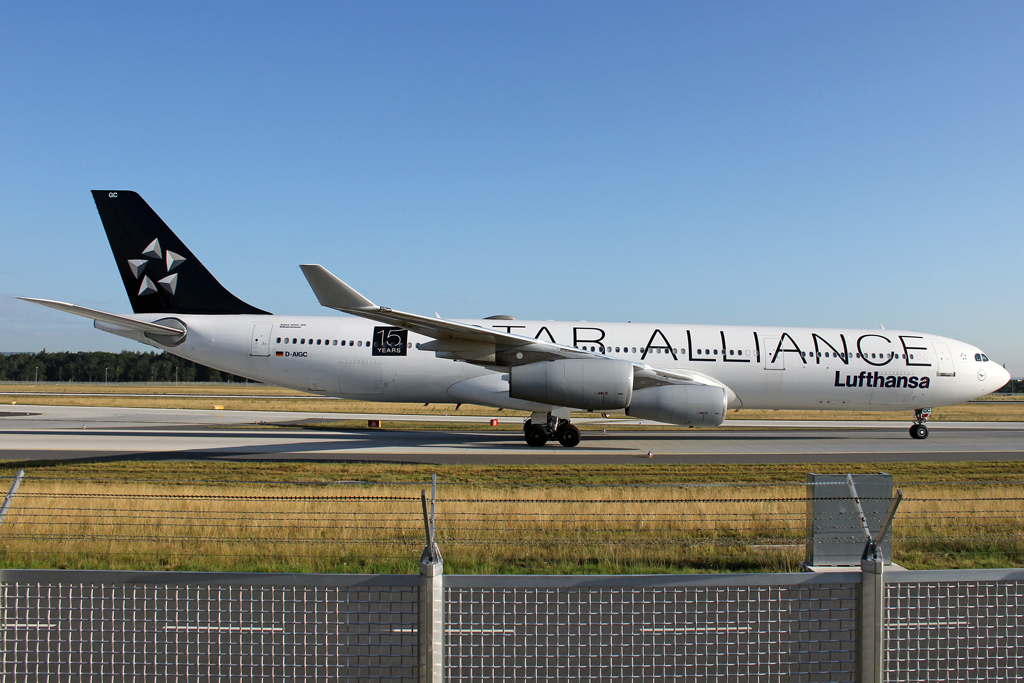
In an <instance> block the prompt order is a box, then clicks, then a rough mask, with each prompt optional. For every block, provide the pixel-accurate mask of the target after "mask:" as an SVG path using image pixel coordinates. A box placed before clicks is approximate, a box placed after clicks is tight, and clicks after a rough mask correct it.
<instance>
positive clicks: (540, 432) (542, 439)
mask: <svg viewBox="0 0 1024 683" xmlns="http://www.w3.org/2000/svg"><path fill="white" fill-rule="evenodd" d="M547 442H548V430H547V429H545V428H544V426H543V425H530V428H529V429H527V430H526V443H527V445H529V446H533V447H534V448H540V447H541V446H543V445H544V444H546V443H547Z"/></svg>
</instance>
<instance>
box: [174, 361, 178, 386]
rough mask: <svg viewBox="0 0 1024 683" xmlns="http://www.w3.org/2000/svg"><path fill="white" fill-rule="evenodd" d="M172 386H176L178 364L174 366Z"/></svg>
mask: <svg viewBox="0 0 1024 683" xmlns="http://www.w3.org/2000/svg"><path fill="white" fill-rule="evenodd" d="M174 386H178V366H177V365H175V366H174Z"/></svg>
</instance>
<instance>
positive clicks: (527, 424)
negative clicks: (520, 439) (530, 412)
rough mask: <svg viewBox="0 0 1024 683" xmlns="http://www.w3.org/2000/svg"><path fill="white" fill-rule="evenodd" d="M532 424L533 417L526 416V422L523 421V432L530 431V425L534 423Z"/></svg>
mask: <svg viewBox="0 0 1024 683" xmlns="http://www.w3.org/2000/svg"><path fill="white" fill-rule="evenodd" d="M532 424H533V419H532V418H529V417H528V418H526V422H524V423H523V434H525V433H526V432H528V431H530V425H532Z"/></svg>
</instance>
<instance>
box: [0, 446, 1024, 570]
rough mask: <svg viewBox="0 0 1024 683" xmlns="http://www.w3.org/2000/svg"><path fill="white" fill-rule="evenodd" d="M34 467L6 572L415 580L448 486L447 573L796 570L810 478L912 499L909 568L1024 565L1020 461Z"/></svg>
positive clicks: (15, 521)
mask: <svg viewBox="0 0 1024 683" xmlns="http://www.w3.org/2000/svg"><path fill="white" fill-rule="evenodd" d="M18 466H22V467H24V468H25V469H26V479H25V481H24V483H23V484H22V487H21V489H20V490H19V492H18V494H17V496H16V497H15V500H14V504H13V505H12V507H11V509H10V512H9V513H8V516H7V518H6V519H5V520H4V522H3V524H2V525H0V566H5V567H36V568H44V567H45V568H89V569H133V570H172V569H173V570H212V571H281V572H372V573H376V572H380V573H394V572H397V573H409V572H415V571H416V570H417V562H418V558H419V552H420V550H421V549H422V546H423V527H422V515H421V509H420V500H419V493H420V490H421V489H424V488H426V489H429V484H428V483H427V482H429V477H430V474H431V473H437V474H438V477H439V480H440V482H441V485H440V486H439V494H438V503H437V528H438V540H439V543H440V546H441V550H442V553H443V554H444V557H445V563H446V571H448V572H449V573H531V574H535V573H540V574H543V573H559V574H560V573H663V572H672V573H676V572H695V571H715V572H721V571H795V570H797V569H798V568H799V563H800V562H801V561H802V560H803V559H804V551H803V542H804V533H805V510H806V500H805V496H806V492H805V487H804V486H803V485H802V484H801V483H800V482H802V481H803V479H804V476H805V473H806V472H807V471H809V470H810V471H816V472H822V473H827V472H843V471H847V470H849V471H854V472H876V471H879V469H885V470H887V471H889V472H891V473H892V474H893V476H894V478H895V480H896V482H897V485H898V486H900V487H901V488H902V489H903V491H904V494H905V495H906V500H905V502H904V503H903V506H902V507H901V509H900V514H899V516H898V517H897V523H896V525H895V541H894V548H895V550H894V556H895V559H896V561H897V562H899V563H900V564H903V565H904V566H907V567H909V568H940V567H990V566H1022V561H1024V538H1022V535H1021V533H1020V530H1021V523H1022V521H1024V485H1022V484H1021V483H1020V482H1022V481H1024V466H1022V464H1020V463H1013V462H1008V463H999V462H991V463H941V464H935V465H932V464H924V463H906V464H890V465H885V466H881V465H862V466H858V467H855V466H834V465H833V466H826V465H811V466H807V465H802V466H767V465H765V466H738V465H737V466H734V465H722V466H716V465H693V466H669V465H660V466H659V465H639V466H638V465H629V466H611V467H608V466H574V467H560V466H521V467H520V466H503V467H483V466H447V467H446V466H433V467H428V466H415V465H384V464H330V463H287V462H284V463H200V462H183V463H178V462H159V463H147V462H133V461H120V462H102V463H96V462H78V463H74V462H72V463H63V462H46V463H41V462H40V463H20V464H5V466H4V467H3V468H2V469H0V478H9V477H11V476H13V474H14V469H15V468H16V467H18ZM8 480H9V479H8ZM737 481H742V482H747V483H749V484H750V485H736V484H735V482H737ZM524 482H527V483H524ZM0 485H2V484H0Z"/></svg>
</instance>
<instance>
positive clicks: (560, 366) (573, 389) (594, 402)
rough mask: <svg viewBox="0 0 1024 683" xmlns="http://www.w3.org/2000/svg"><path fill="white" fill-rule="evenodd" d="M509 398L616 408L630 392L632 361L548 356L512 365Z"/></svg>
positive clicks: (596, 408)
mask: <svg viewBox="0 0 1024 683" xmlns="http://www.w3.org/2000/svg"><path fill="white" fill-rule="evenodd" d="M508 395H509V396H511V397H512V398H518V399H522V400H524V401H534V402H535V403H545V404H548V405H553V406H566V407H570V408H580V409H583V410H618V409H619V408H625V407H626V406H627V405H629V402H630V399H631V398H632V396H634V395H635V394H634V393H633V364H632V363H630V362H629V361H625V360H613V359H610V358H607V359H606V358H593V359H591V358H586V359H566V360H552V361H544V362H541V363H529V364H527V365H516V366H513V367H512V368H511V369H510V371H509V379H508Z"/></svg>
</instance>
